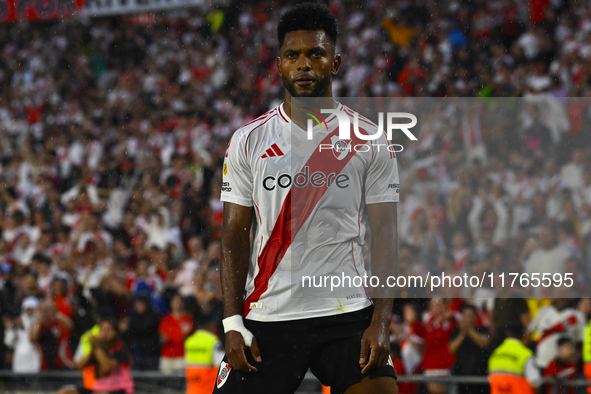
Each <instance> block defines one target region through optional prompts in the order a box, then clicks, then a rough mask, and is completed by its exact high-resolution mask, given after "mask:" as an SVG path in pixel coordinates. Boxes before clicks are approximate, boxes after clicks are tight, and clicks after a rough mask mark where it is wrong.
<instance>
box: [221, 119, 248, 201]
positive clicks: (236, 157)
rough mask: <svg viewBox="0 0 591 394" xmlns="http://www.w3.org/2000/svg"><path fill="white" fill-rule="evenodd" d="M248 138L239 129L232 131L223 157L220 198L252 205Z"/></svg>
mask: <svg viewBox="0 0 591 394" xmlns="http://www.w3.org/2000/svg"><path fill="white" fill-rule="evenodd" d="M247 140H248V138H247V137H246V136H245V134H244V133H242V132H241V131H240V130H239V131H237V132H236V133H234V135H233V136H232V139H231V140H230V143H229V144H228V149H226V155H225V157H224V166H223V169H222V172H223V175H224V177H223V183H222V194H221V200H222V201H224V202H231V203H235V204H238V205H243V206H245V207H252V206H253V203H252V190H253V177H252V171H251V168H250V162H249V161H248V158H247V156H246V143H247Z"/></svg>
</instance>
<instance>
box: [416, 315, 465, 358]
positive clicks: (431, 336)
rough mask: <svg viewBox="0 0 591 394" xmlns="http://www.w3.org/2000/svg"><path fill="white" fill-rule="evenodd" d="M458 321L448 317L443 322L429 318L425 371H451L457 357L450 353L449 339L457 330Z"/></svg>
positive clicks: (426, 333)
mask: <svg viewBox="0 0 591 394" xmlns="http://www.w3.org/2000/svg"><path fill="white" fill-rule="evenodd" d="M457 326H458V325H457V323H456V320H455V319H454V318H453V317H448V318H447V319H445V320H442V321H441V322H437V321H435V318H434V317H433V316H430V317H428V319H427V322H426V323H425V328H424V335H425V356H424V358H423V368H424V369H449V368H451V366H452V365H453V363H454V361H455V356H454V355H453V354H451V353H450V352H449V349H448V345H449V337H450V335H451V333H452V332H454V330H456V329H457Z"/></svg>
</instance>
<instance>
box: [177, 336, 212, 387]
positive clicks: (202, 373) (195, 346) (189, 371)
mask: <svg viewBox="0 0 591 394" xmlns="http://www.w3.org/2000/svg"><path fill="white" fill-rule="evenodd" d="M218 341H219V339H218V337H217V336H215V335H214V334H212V333H211V332H209V331H206V330H197V331H195V332H194V333H193V335H191V336H190V337H189V338H187V339H186V340H185V364H186V368H185V375H186V378H187V394H202V393H203V394H205V393H207V394H210V393H211V391H212V390H213V386H214V384H215V380H216V377H217V372H218V368H217V365H214V363H213V348H214V347H215V345H216V343H218Z"/></svg>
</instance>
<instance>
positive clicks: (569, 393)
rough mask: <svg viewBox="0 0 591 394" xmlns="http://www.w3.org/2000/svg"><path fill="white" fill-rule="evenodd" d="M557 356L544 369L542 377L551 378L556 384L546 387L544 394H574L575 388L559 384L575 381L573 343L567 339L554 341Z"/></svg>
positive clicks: (575, 362) (575, 367) (575, 366)
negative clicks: (570, 380)
mask: <svg viewBox="0 0 591 394" xmlns="http://www.w3.org/2000/svg"><path fill="white" fill-rule="evenodd" d="M556 346H557V348H558V351H557V356H556V358H555V359H554V360H552V362H550V364H548V366H547V367H546V368H545V369H544V372H543V373H542V376H543V377H545V378H553V379H556V380H558V382H556V383H554V384H552V383H550V384H548V385H546V386H547V387H546V394H574V393H575V390H576V388H575V387H572V386H571V387H569V386H566V385H564V384H561V383H562V382H561V381H563V380H569V379H576V377H577V362H578V360H577V357H576V350H575V344H574V342H573V341H572V340H571V339H570V338H567V337H561V338H559V339H558V341H556Z"/></svg>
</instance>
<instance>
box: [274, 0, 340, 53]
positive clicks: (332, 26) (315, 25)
mask: <svg viewBox="0 0 591 394" xmlns="http://www.w3.org/2000/svg"><path fill="white" fill-rule="evenodd" d="M297 30H324V33H325V34H326V37H328V40H329V42H330V43H331V44H332V45H333V46H335V45H336V44H337V36H338V34H339V27H338V22H337V18H336V16H335V15H334V14H333V13H332V12H331V11H330V10H329V9H328V7H327V6H326V5H324V4H322V3H312V2H307V3H300V4H298V5H296V6H295V7H293V8H291V9H289V10H287V11H285V12H284V13H283V15H281V19H280V20H279V24H278V25H277V39H278V40H279V47H282V46H283V42H284V40H285V35H286V34H287V33H289V32H292V31H297Z"/></svg>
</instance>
